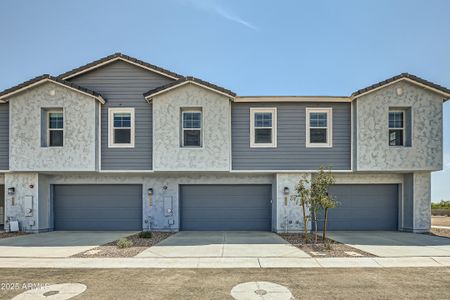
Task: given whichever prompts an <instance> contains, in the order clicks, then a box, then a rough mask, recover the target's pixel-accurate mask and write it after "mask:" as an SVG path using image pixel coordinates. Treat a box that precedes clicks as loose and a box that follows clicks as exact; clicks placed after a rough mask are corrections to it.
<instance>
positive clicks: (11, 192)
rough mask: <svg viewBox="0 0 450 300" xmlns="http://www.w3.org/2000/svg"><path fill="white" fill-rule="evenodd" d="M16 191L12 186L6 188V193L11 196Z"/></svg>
mask: <svg viewBox="0 0 450 300" xmlns="http://www.w3.org/2000/svg"><path fill="white" fill-rule="evenodd" d="M15 193H16V189H15V188H13V187H10V188H8V195H10V196H12V195H14V194H15Z"/></svg>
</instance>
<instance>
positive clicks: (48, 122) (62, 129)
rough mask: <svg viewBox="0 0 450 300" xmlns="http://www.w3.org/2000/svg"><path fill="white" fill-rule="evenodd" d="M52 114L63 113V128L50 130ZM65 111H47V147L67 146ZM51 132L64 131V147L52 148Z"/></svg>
mask: <svg viewBox="0 0 450 300" xmlns="http://www.w3.org/2000/svg"><path fill="white" fill-rule="evenodd" d="M52 113H58V114H59V113H62V114H63V128H50V114H52ZM64 123H65V122H64V110H63V109H53V110H48V111H47V147H50V148H62V147H64V144H65V141H64V139H65V134H64ZM50 131H62V132H63V144H62V146H51V145H50Z"/></svg>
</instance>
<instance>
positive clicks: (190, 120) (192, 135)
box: [181, 108, 202, 147]
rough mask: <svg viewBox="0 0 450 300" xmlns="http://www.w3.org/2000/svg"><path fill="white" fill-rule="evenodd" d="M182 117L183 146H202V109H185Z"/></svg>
mask: <svg viewBox="0 0 450 300" xmlns="http://www.w3.org/2000/svg"><path fill="white" fill-rule="evenodd" d="M181 119H182V120H181V131H182V134H181V146H182V147H202V111H201V109H191V108H189V109H183V110H182V112H181Z"/></svg>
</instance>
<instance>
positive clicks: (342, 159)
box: [231, 103, 351, 170]
mask: <svg viewBox="0 0 450 300" xmlns="http://www.w3.org/2000/svg"><path fill="white" fill-rule="evenodd" d="M251 107H276V108H277V114H278V115H277V119H278V130H277V136H278V139H277V148H250V108H251ZM306 107H332V108H333V147H332V148H306V146H305V145H306V127H305V126H306V115H305V114H306V111H305V109H306ZM350 112H351V109H350V103H232V117H231V119H232V124H231V128H232V159H233V162H232V165H233V170H315V169H318V168H319V167H320V166H321V165H328V166H330V167H331V168H332V169H333V170H349V169H350V157H351V154H350V148H351V147H350V144H351V137H350V136H351V129H350V124H351V121H350Z"/></svg>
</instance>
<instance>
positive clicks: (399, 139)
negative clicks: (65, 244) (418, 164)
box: [389, 110, 405, 146]
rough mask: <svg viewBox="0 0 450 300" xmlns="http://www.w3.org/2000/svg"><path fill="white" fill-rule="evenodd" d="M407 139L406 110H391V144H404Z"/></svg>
mask: <svg viewBox="0 0 450 300" xmlns="http://www.w3.org/2000/svg"><path fill="white" fill-rule="evenodd" d="M404 141H405V112H404V111H400V110H391V111H389V146H403V145H404Z"/></svg>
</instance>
